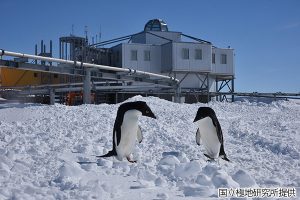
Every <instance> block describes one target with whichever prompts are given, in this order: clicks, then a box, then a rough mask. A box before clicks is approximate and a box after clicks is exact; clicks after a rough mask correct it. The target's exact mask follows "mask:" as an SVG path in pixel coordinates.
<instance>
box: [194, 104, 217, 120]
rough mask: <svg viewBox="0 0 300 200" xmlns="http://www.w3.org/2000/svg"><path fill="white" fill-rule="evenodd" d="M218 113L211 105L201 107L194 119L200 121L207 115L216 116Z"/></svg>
mask: <svg viewBox="0 0 300 200" xmlns="http://www.w3.org/2000/svg"><path fill="white" fill-rule="evenodd" d="M215 116H216V113H215V111H214V110H213V109H212V108H210V107H200V108H199V109H198V111H197V114H196V117H195V119H194V122H196V121H199V120H201V119H203V118H205V117H210V118H215Z"/></svg>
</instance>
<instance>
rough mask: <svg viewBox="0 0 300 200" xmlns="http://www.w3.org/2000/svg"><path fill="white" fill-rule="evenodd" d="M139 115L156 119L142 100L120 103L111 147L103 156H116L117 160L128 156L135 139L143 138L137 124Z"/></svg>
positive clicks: (128, 157) (128, 158)
mask: <svg viewBox="0 0 300 200" xmlns="http://www.w3.org/2000/svg"><path fill="white" fill-rule="evenodd" d="M139 116H147V117H151V118H154V119H156V117H155V115H154V114H153V112H152V110H151V109H150V108H149V106H148V105H147V104H146V102H144V101H135V102H127V103H123V104H121V105H120V107H119V109H118V112H117V117H116V120H115V124H114V129H113V149H112V150H111V151H109V152H108V153H107V154H105V155H103V156H97V157H110V156H116V157H117V158H118V160H123V158H124V157H126V158H127V160H128V161H129V162H135V161H132V160H131V158H130V156H131V153H132V151H133V149H134V145H135V141H136V140H138V142H139V143H141V142H142V140H143V135H142V132H141V128H140V126H139V125H138V118H139Z"/></svg>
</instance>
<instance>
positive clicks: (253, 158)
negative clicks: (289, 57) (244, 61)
mask: <svg viewBox="0 0 300 200" xmlns="http://www.w3.org/2000/svg"><path fill="white" fill-rule="evenodd" d="M135 100H143V101H146V102H147V104H148V105H149V106H150V108H151V109H152V110H153V112H154V113H155V115H156V116H157V117H158V119H157V120H154V119H151V118H146V117H141V118H140V125H141V127H142V132H143V136H144V139H143V142H142V143H141V144H137V145H136V149H135V152H134V155H133V157H134V159H136V160H138V162H137V163H134V164H132V163H129V162H127V160H124V161H118V160H116V159H115V158H106V159H99V160H97V159H96V158H95V156H94V155H102V154H103V153H106V152H107V151H109V150H111V148H112V128H113V123H114V119H115V116H116V111H117V108H118V106H119V105H120V104H117V105H108V104H102V105H82V106H76V107H70V106H64V105H54V106H45V105H39V106H37V105H34V104H9V105H7V104H0V199H199V198H200V199H206V197H212V198H217V195H218V190H217V188H220V187H223V188H224V187H225V188H248V187H253V188H262V187H267V188H276V187H300V102H299V101H277V102H273V103H271V104H265V103H249V102H236V103H220V102H211V103H209V104H201V103H198V104H176V103H172V102H168V101H165V100H162V99H159V98H155V97H147V98H143V97H140V96H136V97H134V98H132V99H129V100H128V101H135ZM200 106H210V107H212V108H213V109H214V110H215V112H216V114H217V116H218V118H219V121H220V124H221V126H222V129H223V134H224V140H225V152H226V153H227V155H228V158H229V159H230V160H231V162H226V161H224V160H221V159H220V161H219V163H209V162H207V161H206V157H205V156H204V155H203V147H201V146H200V147H199V146H198V145H197V144H196V142H195V134H196V130H197V127H196V126H195V125H194V124H193V123H192V121H193V119H194V117H195V114H196V112H197V109H198V108H199V107H200ZM77 161H91V162H94V161H96V162H97V163H91V164H78V163H77ZM299 197H300V194H299V190H298V197H297V198H299Z"/></svg>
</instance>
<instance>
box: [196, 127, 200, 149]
mask: <svg viewBox="0 0 300 200" xmlns="http://www.w3.org/2000/svg"><path fill="white" fill-rule="evenodd" d="M196 143H197V144H198V145H200V129H199V128H198V129H197V133H196Z"/></svg>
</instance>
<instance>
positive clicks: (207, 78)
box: [206, 73, 209, 103]
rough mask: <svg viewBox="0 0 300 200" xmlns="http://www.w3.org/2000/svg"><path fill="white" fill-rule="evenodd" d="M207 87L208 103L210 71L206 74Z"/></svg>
mask: <svg viewBox="0 0 300 200" xmlns="http://www.w3.org/2000/svg"><path fill="white" fill-rule="evenodd" d="M206 81H207V82H206V84H207V85H206V89H207V103H208V102H209V77H208V73H207V74H206Z"/></svg>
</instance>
